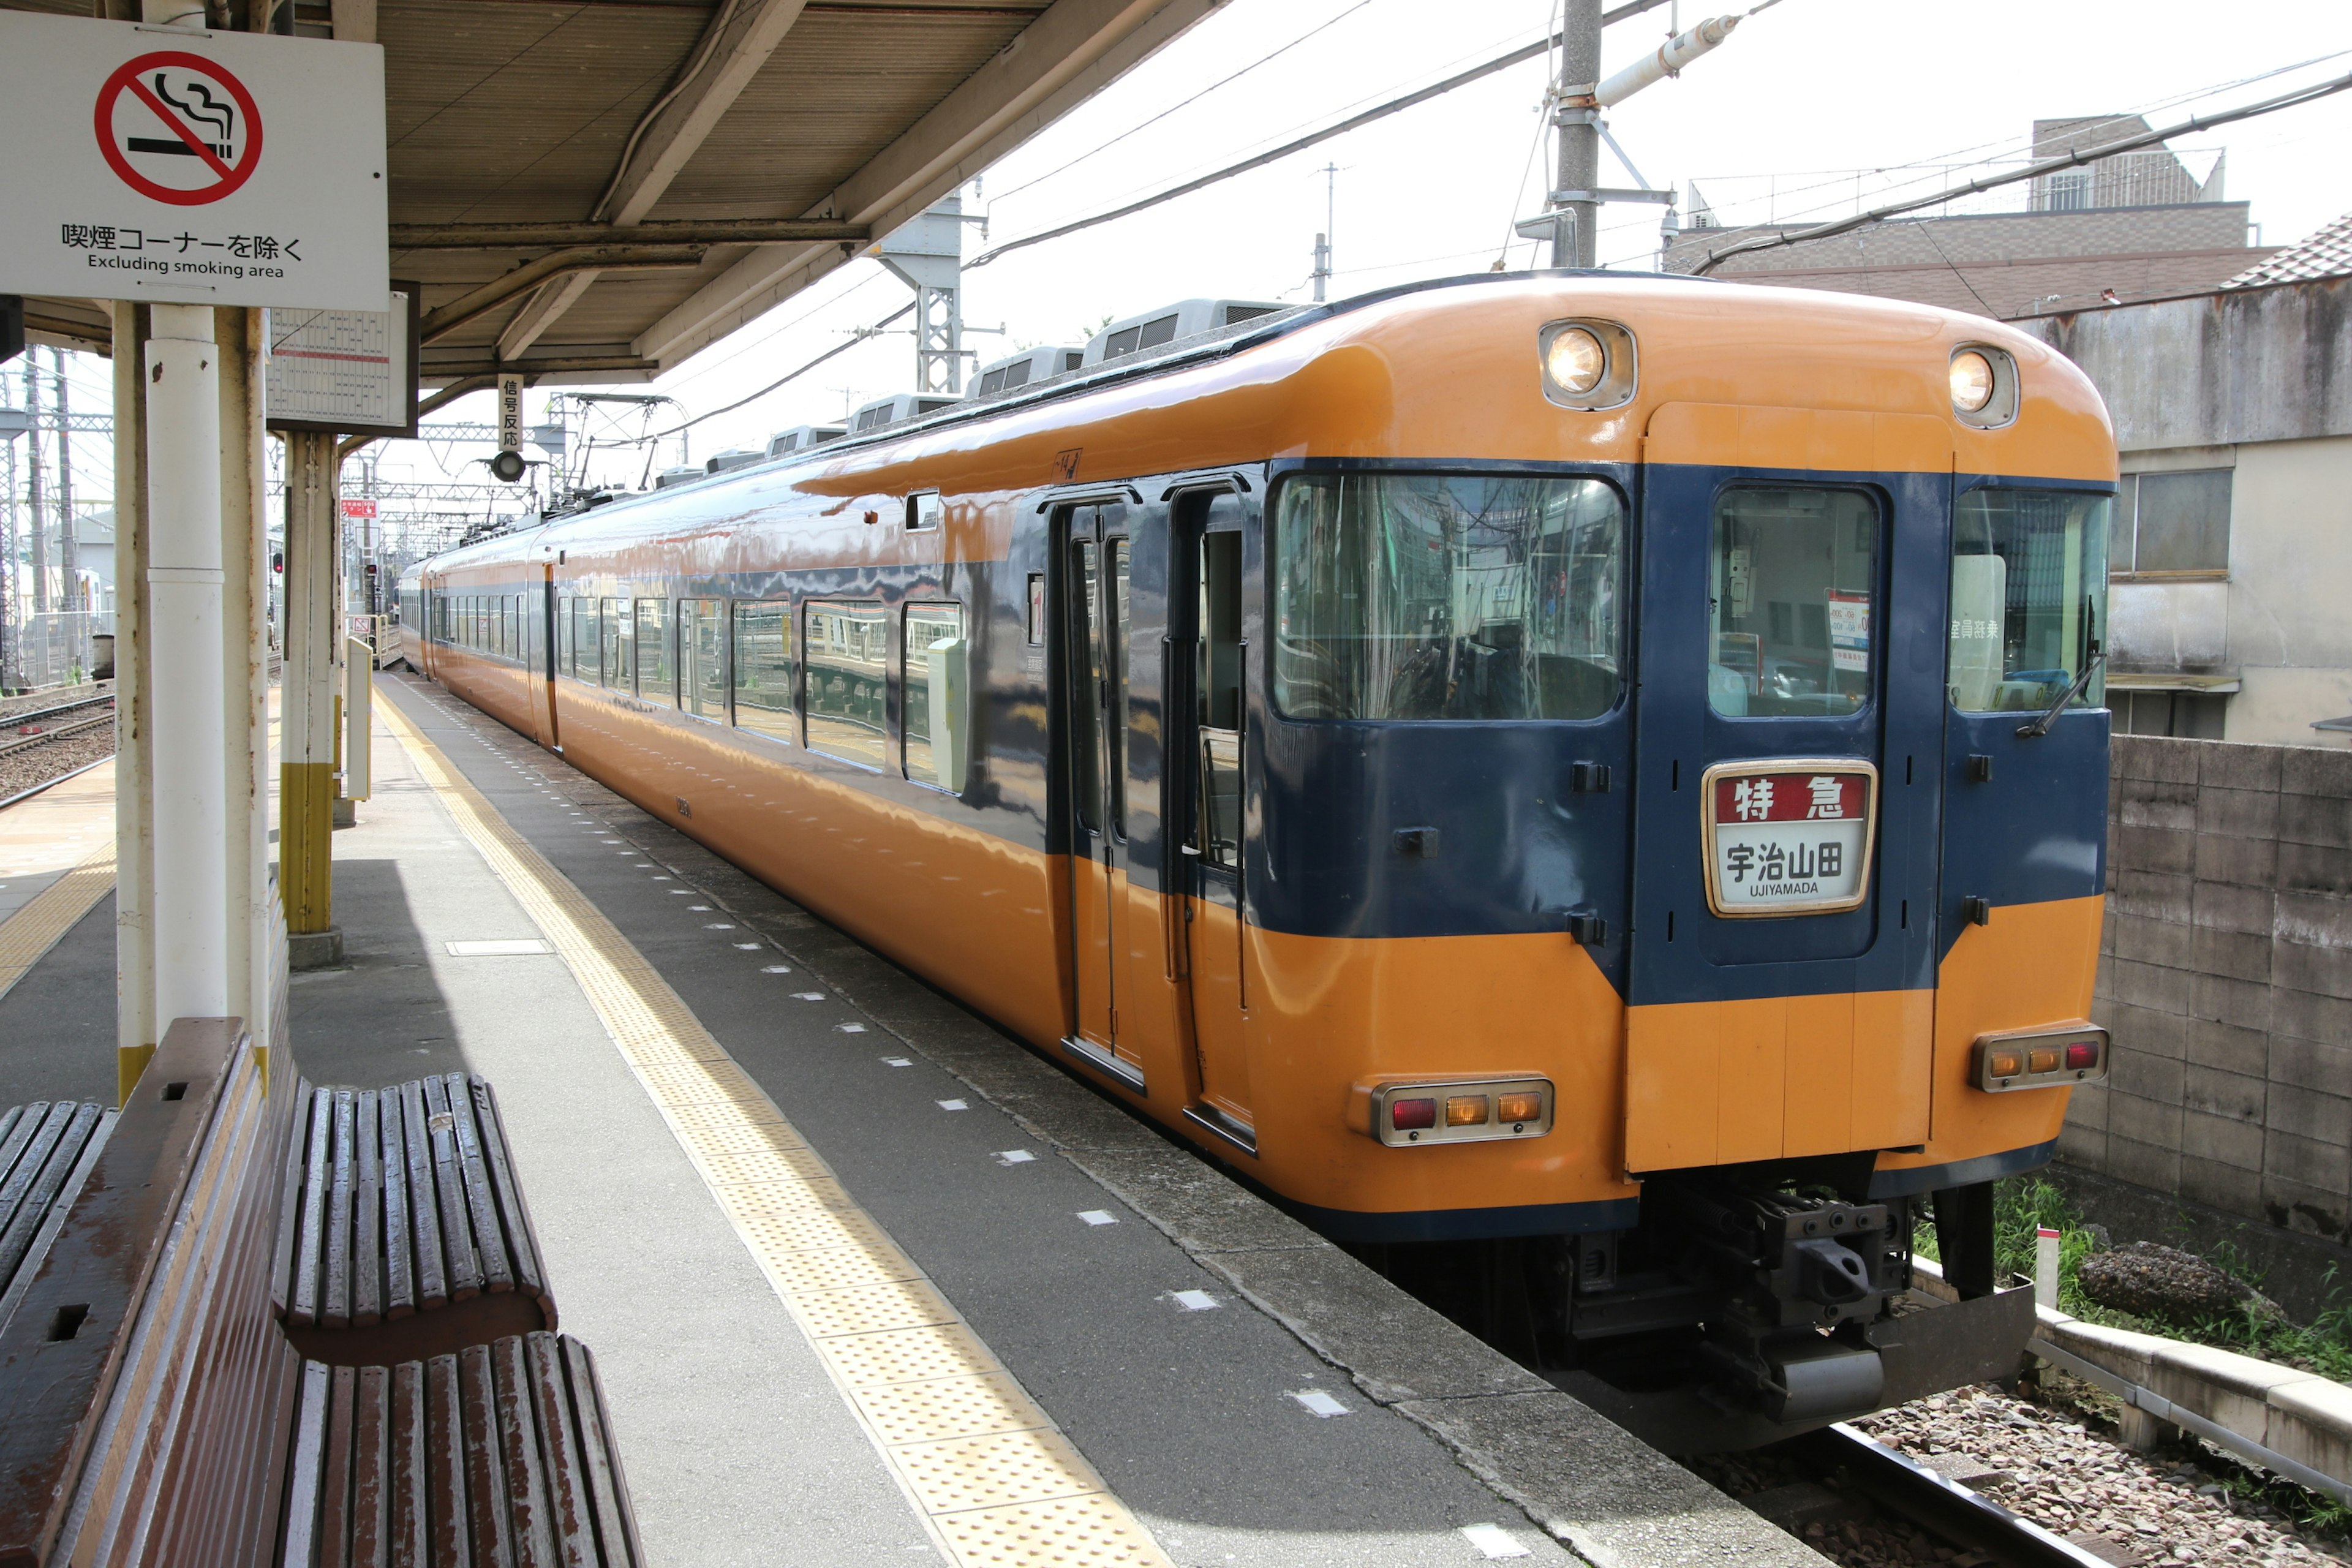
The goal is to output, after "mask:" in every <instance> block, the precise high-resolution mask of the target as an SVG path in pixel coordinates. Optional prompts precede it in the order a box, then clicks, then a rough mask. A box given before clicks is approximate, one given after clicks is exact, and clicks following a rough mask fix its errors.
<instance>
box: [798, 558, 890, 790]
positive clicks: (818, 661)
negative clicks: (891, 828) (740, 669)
mask: <svg viewBox="0 0 2352 1568" xmlns="http://www.w3.org/2000/svg"><path fill="white" fill-rule="evenodd" d="M801 657H802V658H803V661H804V662H805V663H806V664H807V666H808V693H807V702H808V744H809V750H810V751H812V752H824V754H825V755H826V756H828V757H839V758H840V759H842V761H844V762H849V763H863V764H864V765H866V767H869V768H879V767H881V766H882V765H883V764H884V762H885V761H886V760H887V749H888V748H887V729H886V727H885V722H884V702H885V699H886V697H887V693H888V690H889V677H890V617H889V614H888V612H887V611H886V610H884V609H883V608H882V605H880V603H879V602H877V601H876V600H872V599H833V600H812V601H811V602H810V604H809V607H808V627H807V634H806V636H805V637H804V639H803V643H802V653H801Z"/></svg>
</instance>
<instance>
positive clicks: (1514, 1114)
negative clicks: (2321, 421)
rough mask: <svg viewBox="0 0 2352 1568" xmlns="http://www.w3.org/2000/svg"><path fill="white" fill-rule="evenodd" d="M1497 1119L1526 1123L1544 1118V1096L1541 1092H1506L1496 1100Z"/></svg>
mask: <svg viewBox="0 0 2352 1568" xmlns="http://www.w3.org/2000/svg"><path fill="white" fill-rule="evenodd" d="M1495 1105H1496V1110H1495V1120H1496V1121H1516V1122H1519V1123H1522V1124H1524V1123H1526V1122H1529V1121H1542V1120H1543V1096H1542V1095H1540V1094H1506V1095H1503V1096H1502V1097H1500V1098H1499V1099H1498V1100H1496V1102H1495Z"/></svg>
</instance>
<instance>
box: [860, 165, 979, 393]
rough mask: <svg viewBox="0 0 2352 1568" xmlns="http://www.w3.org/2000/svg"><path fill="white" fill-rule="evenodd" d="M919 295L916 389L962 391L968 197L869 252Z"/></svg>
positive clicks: (942, 205)
mask: <svg viewBox="0 0 2352 1568" xmlns="http://www.w3.org/2000/svg"><path fill="white" fill-rule="evenodd" d="M866 254H867V255H869V256H871V257H873V258H875V259H876V260H877V261H879V262H880V263H882V265H883V266H885V267H887V268H889V269H890V270H891V271H892V272H894V273H896V274H898V278H899V279H900V280H901V281H902V282H904V283H906V284H907V285H908V287H909V288H911V289H914V291H915V390H916V391H918V392H929V393H938V394H945V395H953V394H956V393H960V392H961V391H962V390H963V353H964V350H963V305H962V299H961V280H962V276H963V198H962V197H961V196H950V197H948V198H947V199H946V200H945V201H942V202H939V203H936V204H934V205H931V206H929V207H928V208H926V209H925V210H924V211H923V212H922V213H921V214H920V215H919V216H916V217H915V218H913V219H911V220H910V221H908V222H907V223H905V224H902V225H901V226H899V227H898V228H897V229H896V230H894V231H893V232H892V233H891V234H890V236H889V237H887V238H886V239H884V240H882V241H881V242H880V243H879V244H877V245H876V246H875V247H874V248H873V249H872V250H870V251H868V252H867V253H866Z"/></svg>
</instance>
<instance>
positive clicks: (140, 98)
mask: <svg viewBox="0 0 2352 1568" xmlns="http://www.w3.org/2000/svg"><path fill="white" fill-rule="evenodd" d="M98 145H99V149H100V151H101V152H103V153H105V154H106V162H107V166H108V167H110V168H111V169H112V170H113V171H114V172H115V173H116V174H120V175H121V177H122V183H123V184H126V185H129V186H130V187H131V189H132V190H134V191H137V192H138V193H139V194H140V195H143V196H147V197H150V198H151V199H152V200H155V201H159V202H168V203H170V204H171V205H174V206H184V207H193V206H203V205H205V204H206V203H209V202H216V201H219V200H221V199H222V198H223V197H225V196H228V195H233V194H235V193H236V191H237V190H239V189H241V188H242V187H243V186H244V184H245V183H246V182H247V180H249V179H251V178H252V177H253V171H254V170H255V168H257V166H258V165H259V164H260V163H261V110H259V109H257V108H256V107H255V105H254V101H253V94H252V93H250V92H248V91H247V90H246V87H245V83H243V82H241V81H239V80H237V79H236V76H235V75H234V74H233V73H231V72H230V71H229V70H228V69H227V68H225V67H222V66H218V65H215V64H214V63H213V62H212V61H210V60H208V59H205V58H202V57H201V56H198V55H190V54H179V53H161V54H151V55H142V56H140V57H139V58H137V59H135V60H128V61H125V62H124V63H123V65H122V66H121V68H120V69H118V70H117V71H116V72H115V73H114V74H113V75H112V76H110V77H109V78H107V79H106V85H105V86H104V87H102V88H100V89H99V92H98Z"/></svg>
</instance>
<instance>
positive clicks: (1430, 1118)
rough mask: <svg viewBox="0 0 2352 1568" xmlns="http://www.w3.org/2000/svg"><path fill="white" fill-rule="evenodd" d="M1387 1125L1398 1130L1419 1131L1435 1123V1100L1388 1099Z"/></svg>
mask: <svg viewBox="0 0 2352 1568" xmlns="http://www.w3.org/2000/svg"><path fill="white" fill-rule="evenodd" d="M1389 1125H1390V1126H1391V1127H1393V1128H1394V1129H1396V1130H1397V1131H1400V1132H1419V1131H1424V1130H1426V1129H1428V1128H1432V1127H1434V1126H1436V1125H1437V1101H1436V1100H1433V1099H1420V1098H1417V1099H1412V1100H1390V1101H1389Z"/></svg>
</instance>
